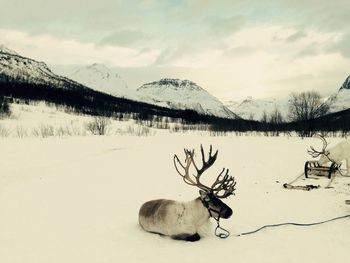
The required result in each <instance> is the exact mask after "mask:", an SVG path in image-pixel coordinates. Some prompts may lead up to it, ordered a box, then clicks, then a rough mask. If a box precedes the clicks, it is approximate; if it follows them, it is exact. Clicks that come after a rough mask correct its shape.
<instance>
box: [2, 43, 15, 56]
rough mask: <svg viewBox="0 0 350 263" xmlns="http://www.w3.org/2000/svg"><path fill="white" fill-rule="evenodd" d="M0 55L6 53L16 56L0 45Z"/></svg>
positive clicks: (13, 52)
mask: <svg viewBox="0 0 350 263" xmlns="http://www.w3.org/2000/svg"><path fill="white" fill-rule="evenodd" d="M0 53H7V54H12V55H18V54H17V52H15V51H13V50H11V49H9V48H7V47H5V46H4V45H2V44H1V45H0Z"/></svg>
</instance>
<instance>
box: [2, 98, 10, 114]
mask: <svg viewBox="0 0 350 263" xmlns="http://www.w3.org/2000/svg"><path fill="white" fill-rule="evenodd" d="M10 113H11V111H10V105H9V103H8V101H7V99H6V98H4V97H3V96H0V119H1V118H4V117H6V116H9V115H10Z"/></svg>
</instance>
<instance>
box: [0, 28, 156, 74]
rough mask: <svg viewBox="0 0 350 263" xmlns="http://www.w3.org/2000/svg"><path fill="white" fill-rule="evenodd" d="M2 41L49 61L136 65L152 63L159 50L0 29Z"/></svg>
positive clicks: (38, 58) (36, 57)
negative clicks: (99, 43) (103, 44)
mask: <svg viewBox="0 0 350 263" xmlns="http://www.w3.org/2000/svg"><path fill="white" fill-rule="evenodd" d="M0 35H1V36H2V39H5V42H4V44H5V45H6V46H8V47H10V48H11V49H14V50H16V51H17V52H18V53H20V54H21V55H23V56H28V57H31V58H34V59H37V60H43V61H45V62H47V63H51V64H83V65H86V64H91V63H94V62H100V63H104V64H107V65H112V66H124V67H136V66H147V65H150V64H152V63H153V62H154V61H155V59H156V58H157V57H158V55H159V53H160V51H158V50H156V49H152V50H148V51H143V50H138V49H132V48H126V47H118V46H110V45H105V46H97V45H96V44H94V43H91V42H81V41H78V40H75V39H63V38H57V37H54V36H51V35H47V34H42V35H35V36H32V35H29V34H27V33H24V32H21V31H12V30H4V29H0Z"/></svg>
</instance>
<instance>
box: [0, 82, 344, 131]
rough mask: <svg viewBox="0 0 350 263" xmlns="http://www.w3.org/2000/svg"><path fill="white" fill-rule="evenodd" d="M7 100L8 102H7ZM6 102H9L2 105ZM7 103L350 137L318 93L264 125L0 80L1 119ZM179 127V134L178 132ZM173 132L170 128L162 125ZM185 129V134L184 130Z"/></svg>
mask: <svg viewBox="0 0 350 263" xmlns="http://www.w3.org/2000/svg"><path fill="white" fill-rule="evenodd" d="M5 97H6V98H7V99H6V98H5ZM4 98H5V99H4ZM8 98H16V99H21V100H25V101H46V102H48V103H52V104H54V105H57V106H58V107H63V108H64V109H65V110H66V111H72V112H76V113H83V114H90V115H95V116H105V117H113V118H116V119H119V120H121V119H123V118H125V117H126V116H127V117H129V118H133V119H135V120H137V121H140V122H143V123H148V125H149V126H152V125H153V124H154V123H155V122H161V121H162V120H167V121H168V122H173V123H177V124H179V125H180V124H181V125H187V127H194V126H191V125H197V126H198V127H203V128H205V129H209V130H211V131H213V132H230V131H236V132H246V131H259V132H263V133H265V134H266V135H272V136H278V135H279V134H280V133H281V132H283V133H290V132H297V133H298V134H299V135H300V136H302V137H307V136H312V135H313V134H314V133H316V132H326V131H331V132H336V131H340V132H343V133H345V134H346V133H348V132H349V131H350V110H345V111H342V112H338V113H333V114H328V115H325V114H326V113H327V111H328V107H327V105H325V103H324V102H323V101H322V99H321V96H320V95H319V94H318V93H317V92H304V93H300V94H297V93H292V94H291V95H290V100H289V116H288V120H284V119H283V116H282V114H281V112H280V111H279V109H278V108H275V109H274V111H273V112H271V113H270V114H267V113H266V112H265V113H263V116H262V119H261V120H260V121H254V120H244V119H226V118H219V117H215V116H209V115H202V114H199V113H197V112H195V111H193V110H174V109H169V108H165V107H160V106H155V105H150V104H147V103H142V102H136V101H132V100H128V99H124V98H117V97H114V96H111V95H108V94H105V93H102V92H98V91H95V90H92V89H89V88H86V87H85V86H82V85H78V84H77V85H75V84H74V83H67V85H66V86H63V87H55V86H53V85H49V84H31V83H24V82H18V81H11V79H8V78H7V79H6V81H4V79H2V81H1V79H0V114H8V112H9V106H8ZM179 125H177V127H178V128H177V129H180V128H179V127H180V126H179ZM162 127H167V128H168V127H169V125H168V124H167V125H165V126H164V125H162ZM186 129H187V128H186Z"/></svg>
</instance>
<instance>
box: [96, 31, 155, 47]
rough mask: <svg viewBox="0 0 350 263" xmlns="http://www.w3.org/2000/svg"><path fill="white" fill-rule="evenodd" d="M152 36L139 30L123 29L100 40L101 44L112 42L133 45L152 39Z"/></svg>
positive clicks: (120, 44)
mask: <svg viewBox="0 0 350 263" xmlns="http://www.w3.org/2000/svg"><path fill="white" fill-rule="evenodd" d="M150 39H151V36H149V35H147V34H145V33H144V32H142V31H138V30H121V31H116V32H114V33H112V34H110V35H108V36H107V37H105V38H103V39H102V40H101V41H100V44H102V45H104V44H110V45H116V46H123V47H125V46H133V45H135V44H139V43H140V42H145V41H147V40H150Z"/></svg>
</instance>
